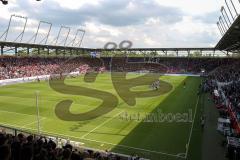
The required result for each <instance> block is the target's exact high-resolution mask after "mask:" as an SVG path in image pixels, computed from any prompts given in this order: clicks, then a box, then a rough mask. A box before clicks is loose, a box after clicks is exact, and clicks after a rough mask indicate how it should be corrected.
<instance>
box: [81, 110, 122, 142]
mask: <svg viewBox="0 0 240 160" xmlns="http://www.w3.org/2000/svg"><path fill="white" fill-rule="evenodd" d="M123 112H124V111H122V112H119V113H118V114H116V115H114V116H113V117H112V118H109V119H107V120H106V121H104V122H103V123H101V124H100V125H98V126H97V127H95V128H94V129H92V130H91V131H90V132H88V133H86V134H84V135H83V136H82V137H81V139H83V138H85V137H86V136H88V135H89V134H91V133H92V132H94V131H95V130H97V129H98V128H100V127H102V126H104V125H105V124H106V123H108V122H110V121H111V120H113V119H114V118H116V117H117V116H118V115H120V114H121V113H123Z"/></svg>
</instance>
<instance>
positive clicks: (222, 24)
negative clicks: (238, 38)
mask: <svg viewBox="0 0 240 160" xmlns="http://www.w3.org/2000/svg"><path fill="white" fill-rule="evenodd" d="M219 24H220V25H221V26H222V28H223V30H224V32H227V26H226V25H225V23H224V22H223V19H222V16H220V17H219Z"/></svg>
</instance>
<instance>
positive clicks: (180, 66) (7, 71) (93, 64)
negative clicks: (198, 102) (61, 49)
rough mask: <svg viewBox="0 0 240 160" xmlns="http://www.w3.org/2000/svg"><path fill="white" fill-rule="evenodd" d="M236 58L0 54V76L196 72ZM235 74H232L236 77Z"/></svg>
mask: <svg viewBox="0 0 240 160" xmlns="http://www.w3.org/2000/svg"><path fill="white" fill-rule="evenodd" d="M236 61H237V60H236V59H230V58H219V59H218V58H180V57H179V58H177V57H173V58H166V57H165V58H164V57H163V58H142V57H139V58H124V57H114V58H101V59H99V58H90V57H89V58H87V57H85V58H83V57H78V58H72V59H69V58H64V57H62V58H59V57H58V58H56V57H52V58H43V57H42V58H41V57H11V56H7V57H0V80H3V79H14V78H23V77H33V76H40V75H49V74H54V73H61V72H69V71H79V72H80V73H86V72H88V71H97V72H104V71H106V70H108V71H110V70H111V71H125V72H134V71H139V70H148V71H155V72H164V73H174V74H177V73H191V74H199V73H201V72H202V71H204V72H207V73H209V72H211V71H213V70H214V69H217V68H218V67H219V66H225V65H228V64H233V63H235V62H236ZM234 68H235V67H233V66H232V68H221V69H219V71H218V72H219V73H222V72H225V70H226V72H225V73H224V74H219V76H218V77H217V78H218V79H219V80H220V81H222V80H223V77H225V78H226V77H229V75H231V76H232V75H233V74H232V73H233V72H234V70H235V69H234ZM237 76H238V75H236V77H237Z"/></svg>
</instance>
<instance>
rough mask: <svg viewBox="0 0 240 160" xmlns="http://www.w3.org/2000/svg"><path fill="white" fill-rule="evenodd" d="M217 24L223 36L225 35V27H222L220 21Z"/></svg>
mask: <svg viewBox="0 0 240 160" xmlns="http://www.w3.org/2000/svg"><path fill="white" fill-rule="evenodd" d="M217 26H218V29H219V31H220V33H221V34H222V36H223V35H224V31H223V29H222V27H221V25H220V23H219V22H217Z"/></svg>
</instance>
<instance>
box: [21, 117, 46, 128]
mask: <svg viewBox="0 0 240 160" xmlns="http://www.w3.org/2000/svg"><path fill="white" fill-rule="evenodd" d="M45 119H47V118H46V117H43V118H41V119H40V121H43V120H45ZM35 123H38V122H37V121H34V122H31V123H28V124H26V125H23V127H26V126H30V125H32V124H35Z"/></svg>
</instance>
